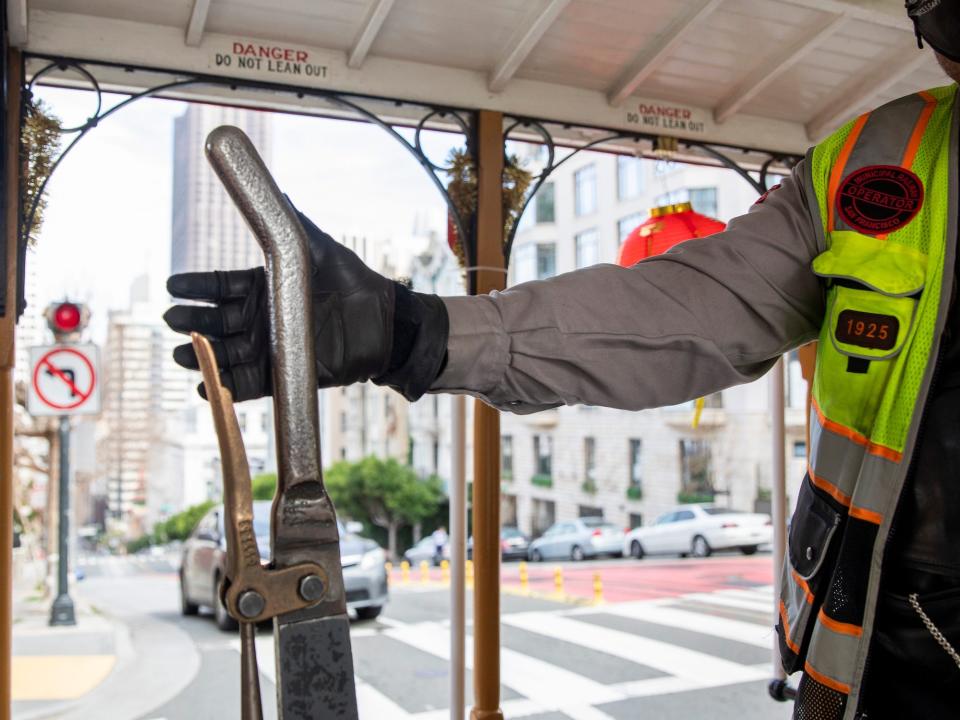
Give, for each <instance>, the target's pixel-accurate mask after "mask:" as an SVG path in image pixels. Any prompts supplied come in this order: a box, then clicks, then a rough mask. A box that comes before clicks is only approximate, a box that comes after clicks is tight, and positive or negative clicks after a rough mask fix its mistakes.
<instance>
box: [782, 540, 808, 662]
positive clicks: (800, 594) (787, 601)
mask: <svg viewBox="0 0 960 720" xmlns="http://www.w3.org/2000/svg"><path fill="white" fill-rule="evenodd" d="M780 600H781V602H783V606H784V610H785V611H786V616H787V627H786V628H784V629H785V630H789V632H788V633H787V637H788V638H789V639H790V642H788V643H787V645H788V646H790V649H791V650H793V651H794V652H799V648H800V645H801V641H802V640H803V629H804V628H806V627H807V624H808V623H809V622H810V614H811V612H812V611H813V604H812V603H810V602H808V601H807V590H806V588H804V587H803V586H801V585H800V584H799V583H798V582H797V581H796V579H795V578H794V577H793V573H792V572H791V567H790V558H789V552H788V557H787V558H786V560H785V561H784V563H783V577H782V578H781V581H780Z"/></svg>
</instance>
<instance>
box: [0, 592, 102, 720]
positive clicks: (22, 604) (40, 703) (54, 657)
mask: <svg viewBox="0 0 960 720" xmlns="http://www.w3.org/2000/svg"><path fill="white" fill-rule="evenodd" d="M73 599H74V603H75V606H76V617H77V624H76V625H74V626H70V627H50V626H49V625H48V624H47V623H48V620H49V617H50V603H51V601H50V600H49V599H41V598H39V597H38V595H36V594H33V595H29V594H27V593H25V592H22V593H20V597H15V598H14V607H13V668H12V669H13V717H14V719H15V720H36V719H39V718H48V717H55V716H56V715H58V714H60V713H61V712H63V711H65V710H67V709H68V708H69V707H71V706H72V705H74V704H75V703H77V702H78V701H79V700H80V699H81V698H83V697H84V696H85V695H86V694H87V693H89V692H91V691H92V690H93V689H94V688H96V687H97V686H98V685H100V683H102V682H103V681H104V680H105V679H106V678H107V676H108V675H109V674H110V672H111V670H112V669H113V667H114V665H115V664H116V634H117V629H116V627H115V625H114V624H113V623H112V622H110V621H109V620H107V619H106V618H104V617H103V616H101V615H99V614H97V613H96V612H95V611H94V610H93V609H92V608H90V606H89V605H87V604H86V603H84V602H83V599H82V598H79V597H77V596H74V598H73Z"/></svg>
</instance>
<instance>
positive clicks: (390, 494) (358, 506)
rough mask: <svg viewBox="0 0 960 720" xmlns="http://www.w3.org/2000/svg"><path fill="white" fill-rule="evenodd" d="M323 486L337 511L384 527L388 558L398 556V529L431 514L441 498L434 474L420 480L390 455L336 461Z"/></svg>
mask: <svg viewBox="0 0 960 720" xmlns="http://www.w3.org/2000/svg"><path fill="white" fill-rule="evenodd" d="M326 486H327V492H329V493H330V497H331V498H332V499H333V502H334V504H335V505H336V507H337V509H338V510H339V511H340V512H342V513H344V514H346V515H348V516H350V517H353V518H355V519H358V520H359V519H367V520H369V521H370V522H371V523H373V524H374V525H377V526H379V527H382V528H385V529H386V531H387V546H388V550H389V553H390V557H391V558H396V557H397V531H398V530H399V529H400V528H401V527H402V526H404V525H412V524H414V523H416V522H419V521H421V520H424V519H426V518H428V517H430V516H431V515H433V514H434V513H435V512H436V511H437V507H438V506H439V505H440V502H441V501H442V499H443V490H442V489H441V486H440V480H439V479H438V478H437V477H436V476H431V477H428V478H426V479H421V478H419V477H417V474H416V473H415V472H414V471H413V469H412V468H410V467H408V466H406V465H401V464H400V463H398V462H397V461H396V460H394V459H392V458H391V459H389V460H382V459H380V458H376V457H367V458H364V459H363V460H361V461H360V462H356V463H351V462H347V461H341V462H338V463H337V464H336V465H334V466H333V467H331V468H330V470H329V471H327V473H326Z"/></svg>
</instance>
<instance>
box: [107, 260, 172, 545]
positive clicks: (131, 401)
mask: <svg viewBox="0 0 960 720" xmlns="http://www.w3.org/2000/svg"><path fill="white" fill-rule="evenodd" d="M147 282H148V280H147V277H146V276H142V277H139V278H137V279H136V280H135V281H134V283H133V285H132V288H131V302H130V305H129V307H128V309H126V310H113V311H111V312H110V315H109V319H108V325H107V342H106V346H105V348H104V363H103V378H104V379H103V414H102V416H101V420H102V423H103V427H104V432H103V434H102V435H101V439H100V442H99V443H98V448H97V464H98V466H99V474H100V475H101V476H102V477H104V478H106V491H107V507H108V510H109V513H110V515H111V517H113V518H114V519H115V520H116V521H118V527H119V528H120V529H121V531H122V532H125V533H126V534H130V535H135V534H137V533H138V531H139V530H141V529H148V528H145V526H144V521H145V518H144V515H145V507H146V499H147V492H148V487H149V484H150V478H149V477H148V474H147V460H148V454H149V452H150V448H151V445H152V444H153V443H154V442H155V440H156V438H157V435H158V433H159V432H160V431H161V429H162V428H163V425H164V420H165V417H166V416H168V415H169V414H170V413H171V412H172V411H173V410H174V409H176V408H179V407H180V406H181V405H182V404H183V402H184V399H185V396H186V393H187V388H188V379H187V373H186V371H185V370H183V369H181V368H179V367H178V366H177V365H175V364H174V362H173V358H172V350H173V347H174V345H175V344H176V343H177V342H178V339H177V338H176V337H175V336H174V335H173V333H171V332H170V331H169V329H168V328H167V327H166V326H165V325H164V324H163V321H162V320H161V318H160V309H159V308H158V307H157V306H156V305H155V304H152V303H150V302H148V301H146V297H147V295H146V294H145V285H146V284H147Z"/></svg>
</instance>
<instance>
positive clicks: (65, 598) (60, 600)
mask: <svg viewBox="0 0 960 720" xmlns="http://www.w3.org/2000/svg"><path fill="white" fill-rule="evenodd" d="M59 434H60V482H59V483H58V484H59V486H60V491H59V502H58V503H57V516H58V520H57V538H58V539H57V544H58V548H57V553H58V557H57V597H56V598H55V599H54V601H53V605H52V606H51V607H50V624H51V625H76V624H77V617H76V614H75V613H74V610H73V600H72V599H71V597H70V583H69V577H68V571H69V562H68V560H69V558H68V555H67V554H68V550H69V546H70V418H69V417H67V416H66V415H61V416H60V429H59Z"/></svg>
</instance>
